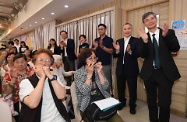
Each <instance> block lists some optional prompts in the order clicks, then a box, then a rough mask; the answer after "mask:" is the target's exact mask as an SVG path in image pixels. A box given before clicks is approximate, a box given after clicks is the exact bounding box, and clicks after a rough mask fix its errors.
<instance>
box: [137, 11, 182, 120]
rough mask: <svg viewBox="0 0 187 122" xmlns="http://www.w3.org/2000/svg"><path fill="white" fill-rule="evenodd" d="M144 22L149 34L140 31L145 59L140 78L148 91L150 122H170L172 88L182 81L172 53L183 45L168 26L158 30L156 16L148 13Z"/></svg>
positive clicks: (141, 51) (142, 53) (140, 46)
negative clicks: (176, 82)
mask: <svg viewBox="0 0 187 122" xmlns="http://www.w3.org/2000/svg"><path fill="white" fill-rule="evenodd" d="M142 22H143V24H144V26H145V27H147V29H148V33H145V31H144V30H142V29H140V28H139V29H138V32H139V34H140V37H141V41H140V43H139V52H140V56H141V57H142V58H144V62H143V66H142V69H141V73H140V77H141V78H142V79H143V80H144V84H145V88H146V91H147V102H148V108H149V119H150V121H151V122H169V118H170V105H171V93H172V86H173V83H174V81H175V80H177V79H179V78H180V74H179V71H178V69H177V67H176V65H175V62H174V60H173V58H172V55H171V52H177V51H178V50H179V49H180V46H179V42H178V39H177V37H176V36H175V33H174V31H173V30H171V29H168V25H167V24H164V26H163V28H162V29H161V28H158V27H157V18H156V14H155V13H153V12H147V13H145V14H144V15H143V16H142ZM157 92H158V105H159V117H158V106H157Z"/></svg>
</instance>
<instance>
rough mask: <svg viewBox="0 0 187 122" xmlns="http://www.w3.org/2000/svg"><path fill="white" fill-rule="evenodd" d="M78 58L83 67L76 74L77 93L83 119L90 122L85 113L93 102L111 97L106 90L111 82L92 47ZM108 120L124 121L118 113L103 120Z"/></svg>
mask: <svg viewBox="0 0 187 122" xmlns="http://www.w3.org/2000/svg"><path fill="white" fill-rule="evenodd" d="M78 60H79V66H81V68H80V69H78V70H77V71H76V72H75V75H74V77H75V87H76V93H77V97H78V103H79V108H80V111H81V114H82V115H83V116H82V117H83V120H84V121H86V122H89V120H88V117H87V116H86V114H83V113H84V112H85V111H86V109H87V107H88V105H89V104H90V103H91V102H94V101H97V100H101V99H104V98H108V97H111V96H110V94H109V93H108V92H107V91H106V89H107V87H108V85H109V83H108V80H107V79H106V77H105V76H104V74H103V72H102V65H101V62H97V57H96V55H95V53H94V52H93V51H92V50H91V49H84V51H82V52H81V53H80V55H79V57H78ZM93 79H94V80H93ZM107 121H110V122H123V121H122V119H121V117H120V116H119V115H118V114H117V113H116V114H115V115H114V116H112V117H111V118H110V119H109V120H106V121H105V120H104V121H103V122H107Z"/></svg>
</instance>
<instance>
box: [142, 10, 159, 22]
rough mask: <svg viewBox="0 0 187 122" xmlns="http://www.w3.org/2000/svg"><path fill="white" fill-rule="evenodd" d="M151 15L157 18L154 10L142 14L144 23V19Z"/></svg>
mask: <svg viewBox="0 0 187 122" xmlns="http://www.w3.org/2000/svg"><path fill="white" fill-rule="evenodd" d="M149 15H153V16H154V17H155V18H156V14H155V13H154V12H147V13H145V14H144V15H143V16H142V22H143V23H144V19H145V18H147V17H148V16H149Z"/></svg>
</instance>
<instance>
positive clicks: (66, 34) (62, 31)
mask: <svg viewBox="0 0 187 122" xmlns="http://www.w3.org/2000/svg"><path fill="white" fill-rule="evenodd" d="M62 32H64V33H65V34H66V35H68V32H67V31H65V30H62V31H60V35H61V33H62Z"/></svg>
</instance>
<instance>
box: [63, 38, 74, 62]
mask: <svg viewBox="0 0 187 122" xmlns="http://www.w3.org/2000/svg"><path fill="white" fill-rule="evenodd" d="M64 51H65V50H64V48H63V49H62V50H61V51H60V52H61V53H62V58H63V59H64V55H65V54H64V53H65V52H64ZM66 52H67V56H68V58H69V59H70V60H71V61H74V60H75V59H77V57H76V55H75V42H74V40H73V39H67V46H66Z"/></svg>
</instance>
